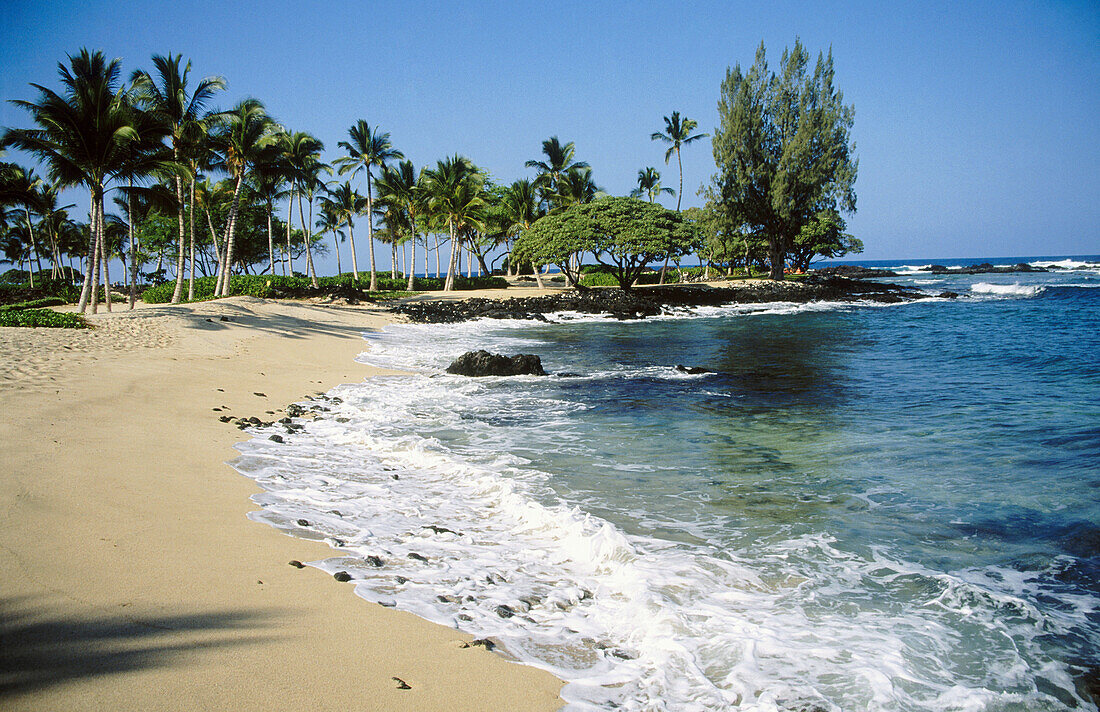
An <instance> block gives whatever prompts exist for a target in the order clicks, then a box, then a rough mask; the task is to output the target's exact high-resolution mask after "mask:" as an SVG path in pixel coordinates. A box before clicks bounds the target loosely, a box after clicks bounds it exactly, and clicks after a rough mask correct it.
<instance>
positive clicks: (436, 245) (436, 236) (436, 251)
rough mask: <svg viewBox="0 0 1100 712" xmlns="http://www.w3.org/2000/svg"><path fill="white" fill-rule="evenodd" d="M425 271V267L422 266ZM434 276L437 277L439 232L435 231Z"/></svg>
mask: <svg viewBox="0 0 1100 712" xmlns="http://www.w3.org/2000/svg"><path fill="white" fill-rule="evenodd" d="M424 271H425V272H427V271H428V269H427V267H425V268H424ZM435 278H436V279H439V233H438V232H437V233H435Z"/></svg>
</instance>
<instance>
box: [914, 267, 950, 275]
mask: <svg viewBox="0 0 1100 712" xmlns="http://www.w3.org/2000/svg"><path fill="white" fill-rule="evenodd" d="M917 271H918V272H931V273H932V274H937V273H942V272H946V271H947V265H928V266H927V267H921V268H920V269H918V270H917Z"/></svg>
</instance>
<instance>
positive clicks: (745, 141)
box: [713, 40, 858, 279]
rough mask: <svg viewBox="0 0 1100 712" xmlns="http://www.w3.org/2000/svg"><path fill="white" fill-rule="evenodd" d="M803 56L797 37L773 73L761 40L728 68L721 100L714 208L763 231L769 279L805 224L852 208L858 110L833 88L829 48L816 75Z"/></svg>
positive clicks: (820, 57)
mask: <svg viewBox="0 0 1100 712" xmlns="http://www.w3.org/2000/svg"><path fill="white" fill-rule="evenodd" d="M809 59H810V55H809V53H808V52H807V51H806V49H805V48H804V47H803V46H802V43H801V42H800V41H798V40H795V44H794V49H792V50H789V51H784V53H783V58H782V60H781V62H780V65H781V66H780V71H779V73H778V74H777V73H775V72H773V71H771V70H770V69H769V68H768V62H767V58H766V56H765V51H764V45H763V43H761V45H760V47H759V48H758V49H757V51H756V60H755V62H754V63H753V65H752V67H751V68H750V69H749V71H748V72H747V73H743V72H742V71H741V67H740V65H738V66H735V67H734V68H733V69H732V70H730V69H727V70H726V78H725V80H724V81H723V82H722V94H721V98H720V99H719V102H718V113H719V116H720V125H719V127H718V129H717V130H716V131H715V134H714V141H713V148H714V161H715V163H716V164H717V166H718V173H717V175H716V176H715V184H714V186H713V192H714V193H715V195H716V197H717V206H718V208H719V209H720V210H722V211H724V212H725V213H726V214H727V215H726V218H727V220H729V221H730V222H733V223H741V224H744V225H746V226H747V227H748V229H749V231H751V232H756V231H759V232H761V233H763V234H765V235H767V238H768V261H769V262H770V265H771V274H770V276H771V278H772V279H782V278H783V267H784V264H785V262H786V258H787V255H788V253H789V252H790V251H791V250H792V248H793V247H794V246H795V244H796V243H797V241H798V239H799V236H800V235H801V234H802V232H803V229H805V228H806V227H807V226H808V225H811V223H812V222H813V221H814V220H819V221H820V220H822V219H824V218H823V217H822V216H823V215H825V214H832V213H839V211H845V212H855V209H856V195H855V190H854V186H855V180H856V171H857V167H858V161H857V160H856V159H855V157H854V153H855V145H854V144H852V142H851V138H850V135H851V128H852V122H853V117H854V115H855V109H854V107H852V106H851V105H845V104H844V96H843V94H842V93H841V92H840V91H838V90H837V89H836V88H835V87H834V86H833V75H834V72H833V57H832V51H830V52H829V54H828V56H825V55H821V54H819V55H818V58H817V64H816V66H815V67H814V70H813V72H812V73H811V72H809V70H808V67H809Z"/></svg>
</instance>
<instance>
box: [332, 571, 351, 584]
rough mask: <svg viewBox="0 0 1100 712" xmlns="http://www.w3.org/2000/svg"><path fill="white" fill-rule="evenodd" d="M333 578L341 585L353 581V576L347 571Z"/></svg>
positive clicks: (338, 572) (335, 574) (340, 572)
mask: <svg viewBox="0 0 1100 712" xmlns="http://www.w3.org/2000/svg"><path fill="white" fill-rule="evenodd" d="M332 578H334V579H336V580H337V581H339V582H340V583H347V582H348V581H351V574H349V573H348V572H347V571H337V572H336V573H334V574H333V575H332Z"/></svg>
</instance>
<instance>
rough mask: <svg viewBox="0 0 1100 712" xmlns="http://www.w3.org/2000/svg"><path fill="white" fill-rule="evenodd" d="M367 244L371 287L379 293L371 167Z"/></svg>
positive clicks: (368, 194)
mask: <svg viewBox="0 0 1100 712" xmlns="http://www.w3.org/2000/svg"><path fill="white" fill-rule="evenodd" d="M367 244H369V245H370V286H369V287H367V289H369V290H370V291H372V292H377V291H378V271H377V270H376V269H375V266H374V198H373V197H371V185H370V167H369V166H368V167H367Z"/></svg>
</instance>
